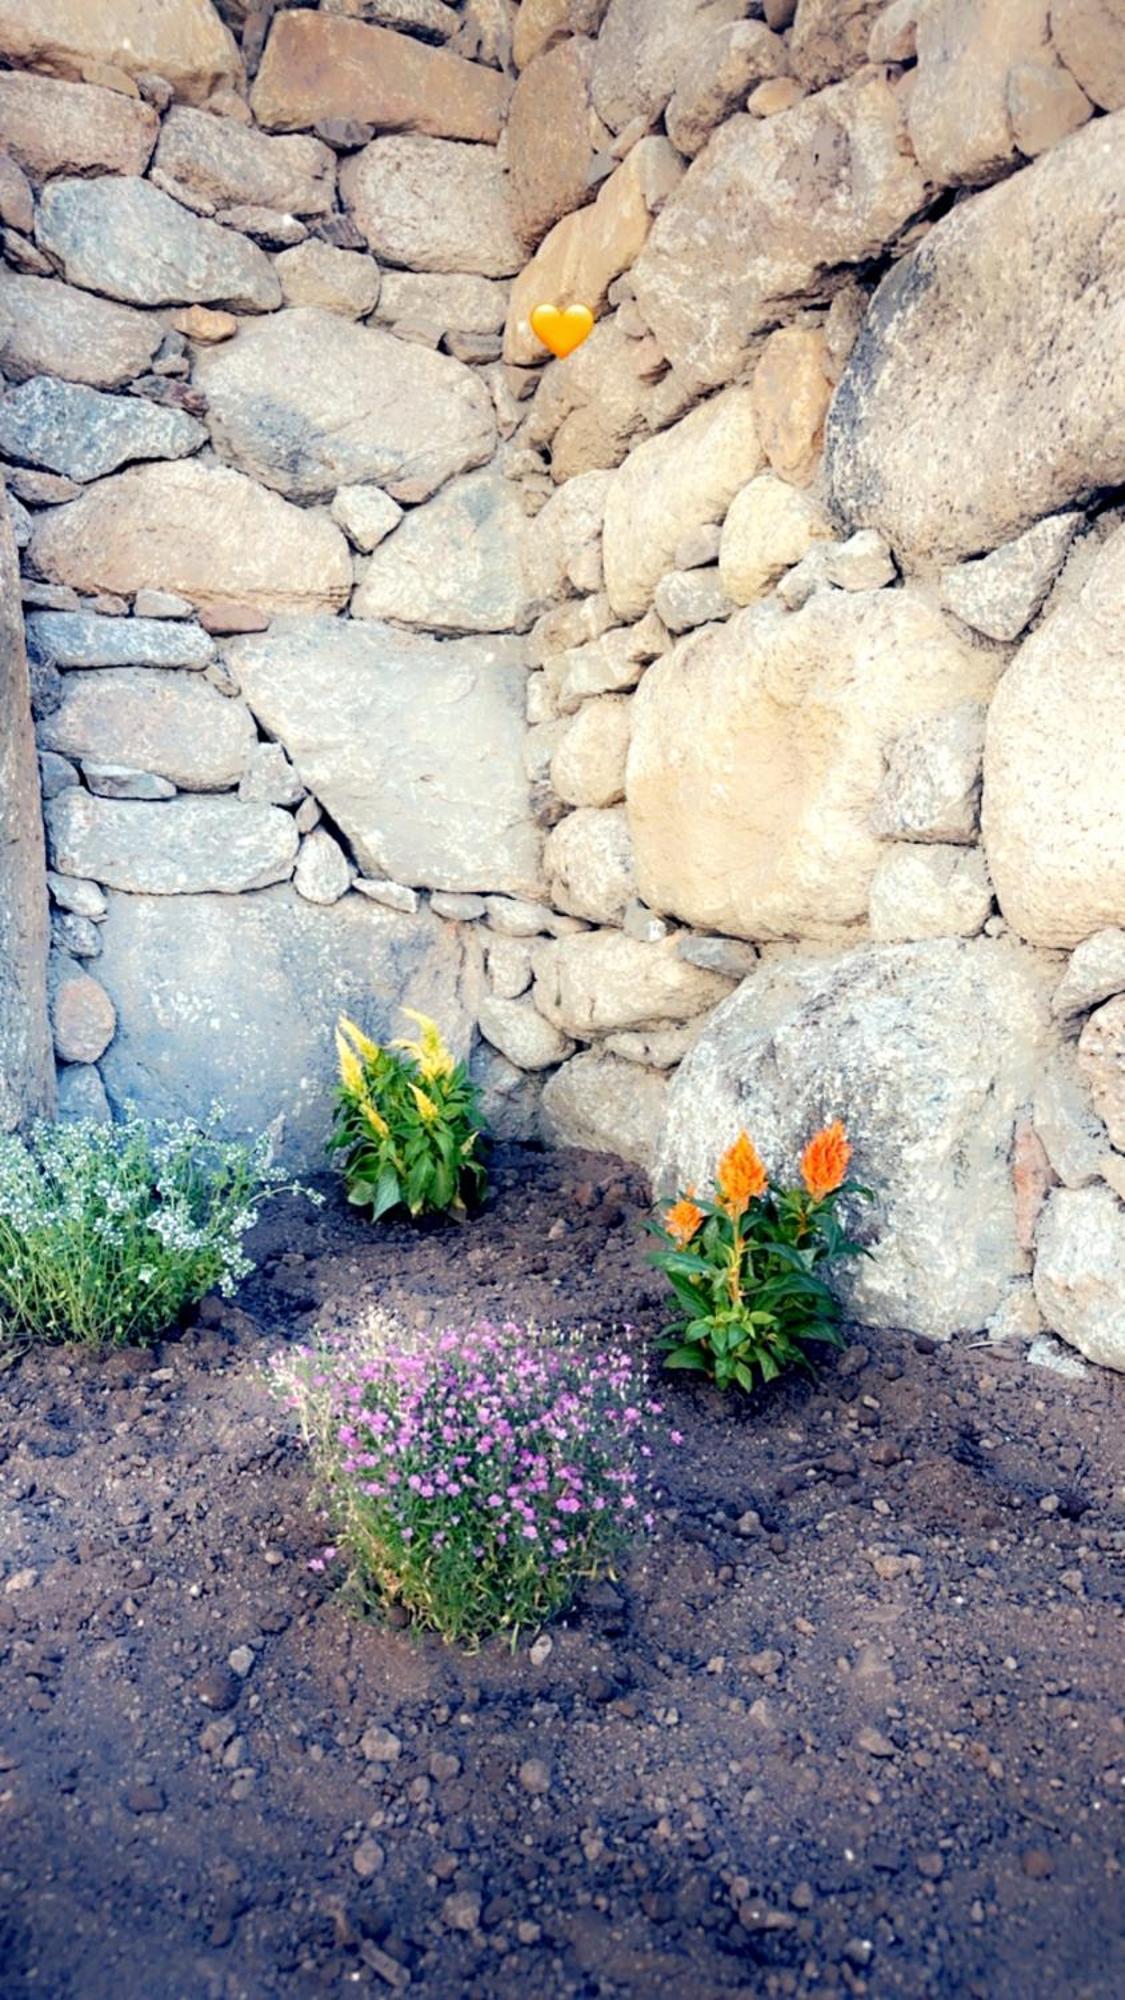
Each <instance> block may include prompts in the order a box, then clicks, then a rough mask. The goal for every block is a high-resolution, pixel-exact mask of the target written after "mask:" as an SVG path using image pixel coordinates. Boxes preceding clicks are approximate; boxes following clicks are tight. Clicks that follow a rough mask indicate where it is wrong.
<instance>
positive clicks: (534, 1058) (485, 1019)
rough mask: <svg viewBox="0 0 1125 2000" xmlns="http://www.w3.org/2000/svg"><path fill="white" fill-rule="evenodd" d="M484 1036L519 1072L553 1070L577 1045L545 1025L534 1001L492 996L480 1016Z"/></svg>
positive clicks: (486, 999)
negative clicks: (522, 1070)
mask: <svg viewBox="0 0 1125 2000" xmlns="http://www.w3.org/2000/svg"><path fill="white" fill-rule="evenodd" d="M478 1020H479V1024H480V1031H481V1034H482V1035H483V1036H484V1038H485V1040H486V1041H488V1042H491V1044H492V1046H493V1048H494V1049H499V1051H500V1053H501V1055H503V1056H507V1058H508V1061H509V1062H510V1063H514V1064H515V1066H516V1068H517V1069H551V1068H553V1066H554V1065H555V1063H560V1062H562V1061H563V1060H564V1059H565V1057H567V1056H569V1055H571V1054H572V1053H573V1050H574V1043H573V1042H572V1041H570V1039H569V1038H568V1037H567V1036H566V1035H564V1034H562V1033H561V1032H560V1030H559V1029H558V1028H554V1027H552V1026H551V1023H550V1022H549V1021H545V1020H544V1018H543V1016H542V1014H541V1013H540V1012H539V1010H538V1008H537V1007H535V1006H534V1005H533V1003H532V1002H531V1001H530V1000H501V999H499V998H497V996H496V995H495V994H488V995H486V997H485V998H484V999H483V1000H482V1001H481V1003H480V1010H479V1014H478Z"/></svg>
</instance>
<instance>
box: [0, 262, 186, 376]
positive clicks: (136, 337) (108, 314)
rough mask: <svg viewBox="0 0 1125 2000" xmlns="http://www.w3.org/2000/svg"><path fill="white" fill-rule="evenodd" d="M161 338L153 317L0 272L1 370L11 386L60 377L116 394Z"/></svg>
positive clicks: (70, 289)
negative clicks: (34, 378) (41, 377)
mask: <svg viewBox="0 0 1125 2000" xmlns="http://www.w3.org/2000/svg"><path fill="white" fill-rule="evenodd" d="M163 338H164V328H163V327H162V326H161V324H160V321H159V320H158V319H157V317H156V315H155V314H154V313H140V312H134V310H133V308H132V307H131V306H118V305H111V304H110V302H109V300H108V299H96V298H91V297H90V295H89V293H87V292H80V291H76V290H75V289H74V288H73V286H71V285H60V284H58V283H56V281H55V279H54V278H34V277H25V276H23V275H17V274H16V273H15V272H13V271H8V270H6V269H3V270H0V367H2V368H3V370H4V372H5V374H6V375H7V376H8V377H9V379H10V380H12V381H14V382H22V381H25V380H26V379H27V378H28V377H29V376H31V375H61V376H62V378H63V380H64V381H66V382H89V383H91V384H92V385H93V386H94V387H95V388H98V389H116V388H119V387H120V385H121V384H122V383H123V382H128V381H130V380H131V378H132V377H133V376H134V375H140V374H142V373H143V372H144V370H145V369H146V368H147V366H148V364H149V362H150V361H151V359H152V357H153V355H154V354H155V353H156V350H157V348H158V347H159V345H160V343H161V341H162V340H163Z"/></svg>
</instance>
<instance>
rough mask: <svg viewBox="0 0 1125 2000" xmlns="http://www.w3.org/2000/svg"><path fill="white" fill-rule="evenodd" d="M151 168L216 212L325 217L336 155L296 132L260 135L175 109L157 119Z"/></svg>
mask: <svg viewBox="0 0 1125 2000" xmlns="http://www.w3.org/2000/svg"><path fill="white" fill-rule="evenodd" d="M154 165H155V166H156V167H157V168H159V170H160V173H161V174H162V175H163V176H164V177H165V180H166V181H173V182H175V184H176V186H177V187H178V188H183V189H184V191H185V193H186V194H187V195H188V196H189V198H192V197H193V198H194V199H195V200H196V201H203V202H209V203H211V204H212V205H213V206H215V207H217V208H229V207H232V206H238V205H241V204H244V203H248V204H249V205H250V206H251V207H257V208H276V209H279V210H281V211H282V213H284V214H287V215H325V214H328V213H330V212H331V209H332V201H333V196H334V194H335V191H336V155H335V153H334V152H333V151H332V148H331V147H330V146H326V145H324V143H323V141H322V140H320V139H310V138H309V137H307V136H306V135H305V134H304V133H297V134H294V135H293V136H292V137H291V138H284V139H269V138H267V137H266V135H265V133H264V132H255V131H254V130H253V128H252V127H247V126H245V125H238V124H236V123H235V122H234V120H233V119H231V118H213V117H211V116H210V115H209V114H208V113H207V112H205V111H193V110H191V109H190V108H188V107H186V106H181V105H177V106H175V107H174V108H173V109H172V110H171V111H170V112H169V113H168V116H167V118H166V119H165V120H164V124H163V127H162V129H161V133H160V144H159V146H158V147H157V149H156V159H155V161H154Z"/></svg>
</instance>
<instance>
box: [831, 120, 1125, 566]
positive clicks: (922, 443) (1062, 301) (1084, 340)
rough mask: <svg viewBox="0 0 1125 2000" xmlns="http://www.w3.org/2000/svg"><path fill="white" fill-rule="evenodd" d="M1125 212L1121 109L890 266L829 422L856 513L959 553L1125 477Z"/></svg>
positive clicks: (871, 523) (917, 546)
mask: <svg viewBox="0 0 1125 2000" xmlns="http://www.w3.org/2000/svg"><path fill="white" fill-rule="evenodd" d="M1123 219H1125V114H1122V113H1121V112H1118V113H1117V114H1116V115H1115V116H1113V117H1110V118H1097V119H1094V120H1092V121H1091V123H1090V124H1089V125H1086V126H1084V127H1083V129H1082V131H1080V132H1075V133H1074V134H1072V136H1071V137H1070V138H1069V139H1064V140H1063V142H1062V144H1061V145H1059V146H1056V147H1054V148H1053V149H1052V150H1051V152H1049V153H1046V154H1044V156H1043V157H1042V159H1040V160H1037V161H1036V162H1035V164H1034V165H1033V166H1031V167H1028V168H1025V169H1024V170H1023V172H1021V173H1018V174H1014V175H1012V176H1011V177H1010V178H1009V179H1008V180H1005V181H1002V182H1001V183H1000V185H999V186H998V187H994V188H989V189H987V190H986V191H985V192H984V193H983V194H979V195H977V196H975V197H974V198H973V199H972V200H969V201H964V202H962V203H960V204H959V205H958V206H957V207H955V208H954V209H953V210H952V212H951V213H950V214H948V215H946V216H944V217H943V218H942V219H941V220H940V221H939V222H938V223H936V224H935V225H934V227H933V228H932V229H931V230H930V231H929V233H928V235H927V236H926V237H925V238H924V240H923V242H922V244H921V245H920V247H919V248H918V249H917V250H915V251H914V252H913V253H912V254H911V255H910V256H908V257H905V258H903V259H902V260H901V262H900V263H899V264H898V265H897V266H896V267H895V269H894V270H893V271H892V272H891V274H890V276H889V277H888V278H885V279H884V281H883V283H882V285H881V286H880V287H879V290H878V291H877V293H876V294H875V298H874V300H873V302H872V305H871V308H870V311H869V312H868V315H867V319H866V321H865V323H864V327H863V331H862V332H861V334H860V336H859V339H858V341H857V342H856V345H855V347H854V348H853V350H852V354H851V358H850V360H849V362H848V365H847V368H846V370H845V373H844V376H843V379H842V381H841V383H840V386H839V388H838V389H837V391H836V396H835V399H834V401H833V404H832V408H831V410H830V411H829V416H828V423H827V446H826V466H827V473H828V487H829V495H830V498H831V500H832V503H833V507H834V510H835V511H836V512H837V513H838V514H839V515H840V517H841V518H842V519H843V520H845V521H846V522H847V524H848V525H849V526H852V527H876V528H879V529H881V530H882V532H883V533H884V534H885V535H886V537H887V539H888V541H889V542H890V543H891V545H892V547H893V548H894V549H895V550H896V552H898V553H900V554H903V555H905V556H906V558H907V559H908V561H909V560H917V561H924V562H933V561H934V560H937V561H941V560H942V559H945V560H947V561H953V560H958V559H959V558H961V557H964V556H972V555H977V554H979V553H980V552H981V551H982V550H988V549H994V548H996V547H997V545H998V544H999V543H1001V542H1006V541H1009V540H1010V539H1011V538H1012V536H1014V535H1018V534H1020V533H1022V531H1023V530H1024V529H1025V528H1028V527H1030V526H1031V525H1032V524H1033V523H1034V522H1035V521H1037V520H1039V519H1040V517H1041V516H1042V515H1044V514H1048V513H1052V512H1054V511H1055V510H1057V509H1059V508H1064V507H1067V506H1070V505H1072V504H1073V503H1074V501H1075V500H1076V499H1077V498H1080V497H1084V496H1085V495H1086V494H1088V493H1090V492H1091V491H1093V490H1095V489H1096V488H1098V487H1101V486H1107V487H1108V486H1115V485H1117V484H1119V483H1120V482H1121V480H1122V479H1123V478H1125V375H1123V372H1122V370H1121V368H1120V366H1119V360H1120V355H1121V351H1122V346H1123V345H1125V283H1123V281H1122V280H1123V274H1125V230H1123V228H1122V223H1123ZM970 302H971V303H970ZM937 355H940V357H941V364H940V367H935V365H934V357H935V356H937Z"/></svg>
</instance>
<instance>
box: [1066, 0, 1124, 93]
mask: <svg viewBox="0 0 1125 2000" xmlns="http://www.w3.org/2000/svg"><path fill="white" fill-rule="evenodd" d="M1051 39H1052V41H1053V42H1054V44H1055V47H1056V49H1057V50H1058V52H1059V54H1060V56H1061V57H1062V59H1063V61H1064V63H1065V64H1066V66H1067V68H1068V69H1069V70H1070V71H1071V73H1072V74H1073V75H1074V76H1075V77H1076V78H1077V80H1078V82H1079V83H1080V84H1081V86H1082V89H1083V90H1084V91H1085V92H1086V95H1087V97H1089V98H1091V99H1092V100H1093V102H1094V103H1095V104H1097V105H1100V107H1101V109H1102V110H1103V111H1120V110H1121V109H1122V108H1123V107H1125V11H1123V9H1122V6H1121V0H1051Z"/></svg>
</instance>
